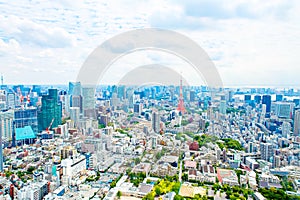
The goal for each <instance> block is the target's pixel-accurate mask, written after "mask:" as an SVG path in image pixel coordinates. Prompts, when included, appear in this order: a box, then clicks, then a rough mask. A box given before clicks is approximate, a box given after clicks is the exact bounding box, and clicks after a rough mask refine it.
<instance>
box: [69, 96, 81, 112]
mask: <svg viewBox="0 0 300 200" xmlns="http://www.w3.org/2000/svg"><path fill="white" fill-rule="evenodd" d="M70 106H71V107H77V108H79V110H80V113H82V96H81V95H72V96H71V104H70Z"/></svg>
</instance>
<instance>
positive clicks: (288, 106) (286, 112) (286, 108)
mask: <svg viewBox="0 0 300 200" xmlns="http://www.w3.org/2000/svg"><path fill="white" fill-rule="evenodd" d="M293 110H294V103H290V102H275V114H276V115H277V117H279V118H285V119H290V118H292V113H293Z"/></svg>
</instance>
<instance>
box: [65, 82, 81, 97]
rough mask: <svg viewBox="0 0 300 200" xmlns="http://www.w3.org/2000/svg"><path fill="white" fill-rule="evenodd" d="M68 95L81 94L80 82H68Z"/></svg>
mask: <svg viewBox="0 0 300 200" xmlns="http://www.w3.org/2000/svg"><path fill="white" fill-rule="evenodd" d="M68 94H69V95H75V96H79V95H81V83H80V82H74V83H72V82H69V91H68Z"/></svg>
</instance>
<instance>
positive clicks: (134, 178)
mask: <svg viewBox="0 0 300 200" xmlns="http://www.w3.org/2000/svg"><path fill="white" fill-rule="evenodd" d="M128 176H129V179H130V182H131V183H133V185H134V186H136V187H138V186H139V184H140V183H142V182H143V181H144V179H145V178H146V174H145V173H142V172H139V173H129V174H128Z"/></svg>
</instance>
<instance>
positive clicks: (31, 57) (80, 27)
mask: <svg viewBox="0 0 300 200" xmlns="http://www.w3.org/2000/svg"><path fill="white" fill-rule="evenodd" d="M0 13H1V14H0V56H1V62H2V64H3V66H4V68H3V67H1V69H0V70H1V72H2V73H5V77H6V80H7V81H8V82H9V83H28V84H31V83H47V84H51V83H53V84H54V83H67V81H69V80H75V79H76V75H77V72H78V71H79V69H80V66H81V65H82V63H83V62H84V60H85V59H86V58H87V56H88V55H89V53H91V52H92V51H93V49H94V48H96V47H97V46H99V45H100V44H101V43H102V42H104V41H105V40H106V39H109V38H111V37H113V36H115V35H117V34H120V33H122V32H124V31H127V30H132V29H135V28H143V27H160V28H166V29H172V30H175V31H178V32H181V33H183V34H185V35H186V36H187V37H190V38H191V39H193V40H195V41H196V42H197V43H198V44H199V45H200V46H201V47H203V49H204V50H205V51H206V52H207V53H208V55H209V56H210V57H211V58H212V60H213V61H214V63H215V65H216V66H217V67H218V69H219V71H220V74H221V76H222V78H223V80H224V83H225V85H226V84H228V85H239V84H241V85H255V84H257V85H259V84H267V83H268V82H269V83H272V84H277V85H283V84H286V83H288V84H294V85H300V79H298V78H296V75H297V74H299V73H300V69H299V65H300V61H299V59H298V57H299V56H298V55H299V53H298V52H300V37H299V36H300V27H299V21H300V17H299V13H300V2H299V1H297V0H290V1H285V0H272V1H260V0H251V1H242V0H231V1H221V0H189V1H179V0H175V1H170V0H163V1H161V0H151V1H150V0H144V1H131V0H126V1H123V0H122V1H121V0H114V1H110V0H105V1H101V3H100V2H99V1H93V0H92V1H79V0H78V1H71V0H63V1H59V0H55V1H54V2H52V1H51V2H49V1H36V0H25V1H20V0H15V1H5V2H2V3H1V8H0ZM129 59H133V60H134V61H131V62H130V61H128V62H126V61H124V66H127V67H129V68H130V67H132V66H136V65H139V64H140V63H139V62H142V64H144V63H155V62H160V63H163V64H166V65H167V64H169V63H171V65H172V64H174V65H175V64H176V67H178V69H180V68H181V67H183V64H182V63H172V61H171V60H172V58H169V57H165V56H159V55H151V54H149V55H148V56H146V55H141V54H136V55H132V56H131V57H129ZM122 62H123V61H122ZM117 66H120V69H119V71H120V70H121V71H122V67H123V66H122V63H121V64H120V63H119V65H117ZM117 66H115V67H117ZM283 67H284V69H285V70H284V71H279V69H282V68H283ZM25 68H26V70H25ZM20 70H21V71H20ZM111 71H112V72H111V73H110V74H107V77H106V79H109V77H115V76H116V75H115V73H123V72H124V71H122V72H118V69H117V68H113V69H112V70H111ZM257 71H259V72H260V73H259V75H256V73H257ZM17 72H19V74H21V75H22V76H16V73H17ZM186 76H190V77H191V79H193V80H195V81H197V79H195V78H193V77H192V76H191V75H188V74H187V75H186ZM116 77H118V76H116ZM245 77H247V78H245Z"/></svg>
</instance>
